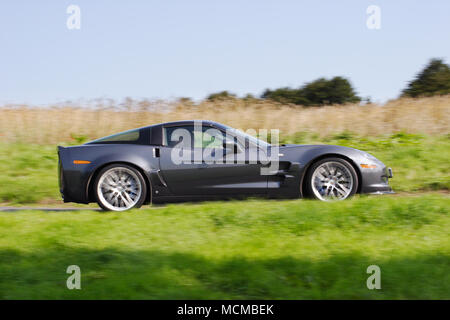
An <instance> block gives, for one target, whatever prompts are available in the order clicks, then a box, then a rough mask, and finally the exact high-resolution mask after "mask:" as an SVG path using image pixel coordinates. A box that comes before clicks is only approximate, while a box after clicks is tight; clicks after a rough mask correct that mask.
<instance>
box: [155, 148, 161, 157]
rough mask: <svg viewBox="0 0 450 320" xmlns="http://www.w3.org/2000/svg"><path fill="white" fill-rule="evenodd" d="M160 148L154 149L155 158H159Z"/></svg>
mask: <svg viewBox="0 0 450 320" xmlns="http://www.w3.org/2000/svg"><path fill="white" fill-rule="evenodd" d="M159 156H160V153H159V148H153V158H159Z"/></svg>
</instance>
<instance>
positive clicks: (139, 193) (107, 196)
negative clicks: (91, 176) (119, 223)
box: [94, 164, 147, 211]
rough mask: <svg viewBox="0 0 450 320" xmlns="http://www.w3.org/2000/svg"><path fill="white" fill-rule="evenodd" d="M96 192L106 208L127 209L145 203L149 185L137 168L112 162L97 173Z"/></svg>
mask: <svg viewBox="0 0 450 320" xmlns="http://www.w3.org/2000/svg"><path fill="white" fill-rule="evenodd" d="M94 192H95V196H96V200H97V203H98V205H99V206H100V207H101V208H103V209H104V210H108V211H125V210H129V209H132V208H139V207H140V206H141V205H142V204H143V203H144V200H145V196H146V193H147V186H146V184H145V181H144V178H143V177H142V174H141V173H140V172H139V171H138V170H136V169H135V168H133V167H130V166H128V165H124V164H112V165H109V166H106V167H105V168H103V169H102V170H101V171H100V172H99V174H98V175H97V178H96V180H95V184H94Z"/></svg>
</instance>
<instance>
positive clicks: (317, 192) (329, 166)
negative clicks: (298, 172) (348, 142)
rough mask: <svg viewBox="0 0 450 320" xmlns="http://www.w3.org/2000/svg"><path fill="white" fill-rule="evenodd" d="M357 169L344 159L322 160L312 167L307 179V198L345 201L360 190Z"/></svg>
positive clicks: (331, 158)
mask: <svg viewBox="0 0 450 320" xmlns="http://www.w3.org/2000/svg"><path fill="white" fill-rule="evenodd" d="M358 183H359V181H358V175H357V174H356V171H355V168H354V167H353V166H352V165H351V164H350V163H349V162H348V161H346V160H344V159H342V158H336V157H330V158H325V159H321V160H319V161H317V162H315V163H313V164H312V165H311V167H310V168H309V169H308V172H307V174H306V177H305V191H306V192H305V194H306V196H307V197H310V198H313V199H318V200H322V201H330V200H345V199H348V198H350V197H352V196H353V195H354V194H355V193H356V191H357V190H358Z"/></svg>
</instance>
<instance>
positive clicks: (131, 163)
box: [58, 120, 392, 211]
mask: <svg viewBox="0 0 450 320" xmlns="http://www.w3.org/2000/svg"><path fill="white" fill-rule="evenodd" d="M58 157H59V183H60V192H61V195H62V197H63V200H64V202H77V203H86V204H87V203H90V202H97V203H98V204H99V205H100V207H102V208H103V209H104V210H112V211H124V210H128V209H131V208H139V207H140V206H141V205H143V204H148V203H161V202H173V201H193V200H211V199H224V198H245V197H249V196H262V197H269V198H299V197H310V198H316V199H319V200H324V201H328V200H343V199H347V198H349V197H351V196H352V195H354V194H355V193H378V194H381V193H392V189H391V188H390V186H389V183H388V180H389V178H392V170H391V169H390V168H387V167H386V166H385V165H384V164H383V163H382V162H381V161H379V160H378V159H376V158H375V157H373V156H372V155H370V154H368V153H366V152H363V151H360V150H356V149H352V148H348V147H341V146H334V145H284V144H282V145H278V144H273V145H271V144H269V143H267V142H265V141H263V140H260V139H257V138H255V137H254V136H253V135H249V134H247V133H244V132H242V131H239V130H236V129H233V128H231V127H228V126H226V125H223V124H220V123H217V122H212V121H204V120H189V121H178V122H169V123H162V124H156V125H151V126H147V127H143V128H138V129H134V130H129V131H125V132H121V133H118V134H115V135H111V136H107V137H104V138H100V139H98V140H94V141H91V142H88V143H86V144H84V145H81V146H72V147H61V146H59V147H58Z"/></svg>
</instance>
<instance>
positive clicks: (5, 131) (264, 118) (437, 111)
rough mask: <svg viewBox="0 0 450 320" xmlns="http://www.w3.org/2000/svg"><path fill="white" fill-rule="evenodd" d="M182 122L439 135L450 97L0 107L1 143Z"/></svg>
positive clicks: (73, 138)
mask: <svg viewBox="0 0 450 320" xmlns="http://www.w3.org/2000/svg"><path fill="white" fill-rule="evenodd" d="M183 119H204V120H213V121H218V122H221V123H224V124H227V125H229V126H232V127H235V128H239V129H244V130H246V129H249V128H252V129H256V130H258V129H280V133H281V137H283V136H288V135H292V134H294V133H297V132H309V133H313V134H316V135H318V137H326V136H328V135H331V134H334V133H340V132H344V131H346V132H354V133H357V134H359V135H362V136H374V135H382V134H391V133H396V132H405V133H419V134H428V135H442V134H448V133H449V132H450V130H449V128H450V126H449V123H450V95H447V96H437V97H430V98H420V99H407V98H402V99H397V100H392V101H389V102H387V103H386V104H385V105H383V106H380V105H376V104H368V105H364V106H361V105H359V104H354V105H341V106H325V107H309V108H305V107H300V106H296V105H282V104H278V103H275V102H270V101H266V100H257V99H253V100H252V99H250V100H245V99H234V100H225V101H214V102H209V101H203V102H200V103H198V104H193V103H189V102H187V103H182V102H167V101H146V100H144V101H133V100H131V99H128V100H125V102H122V103H119V102H114V101H109V100H99V101H96V102H95V101H94V102H90V103H89V104H83V103H78V104H77V103H67V104H58V105H54V106H52V105H49V106H45V107H42V106H41V107H36V106H28V105H15V106H11V105H5V106H2V107H0V142H23V143H37V144H57V143H62V142H81V141H85V140H89V139H94V138H98V137H102V136H105V135H108V134H112V133H116V132H120V131H124V130H127V129H131V128H136V127H141V126H147V125H151V124H155V123H160V122H166V121H175V120H183Z"/></svg>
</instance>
